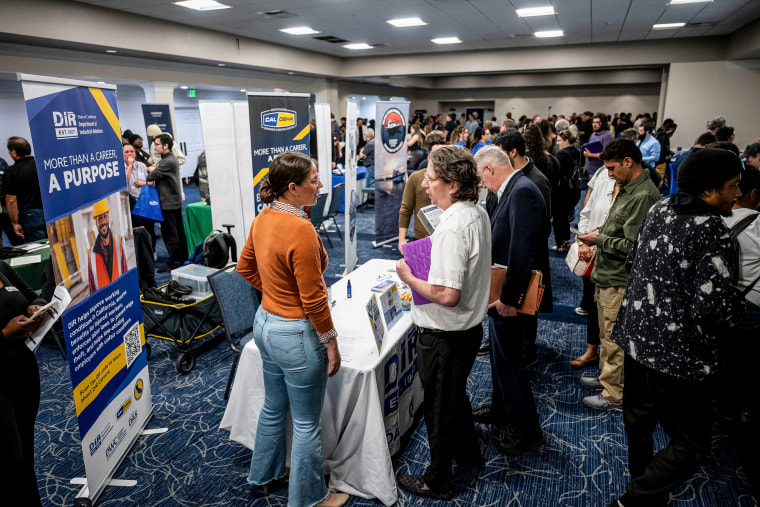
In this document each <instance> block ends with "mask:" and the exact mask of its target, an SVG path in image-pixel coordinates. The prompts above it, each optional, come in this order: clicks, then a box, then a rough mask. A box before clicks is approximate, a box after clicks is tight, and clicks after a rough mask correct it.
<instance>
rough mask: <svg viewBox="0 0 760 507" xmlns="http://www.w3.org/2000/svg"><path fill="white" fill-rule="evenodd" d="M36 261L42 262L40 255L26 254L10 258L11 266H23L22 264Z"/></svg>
mask: <svg viewBox="0 0 760 507" xmlns="http://www.w3.org/2000/svg"><path fill="white" fill-rule="evenodd" d="M38 262H42V256H41V255H26V256H24V257H14V258H13V259H11V266H23V265H24V264H36V263H38Z"/></svg>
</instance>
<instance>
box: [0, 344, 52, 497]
mask: <svg viewBox="0 0 760 507" xmlns="http://www.w3.org/2000/svg"><path fill="white" fill-rule="evenodd" d="M39 406H40V373H39V370H38V368H37V359H36V358H35V357H34V354H33V353H32V352H31V351H30V350H29V349H28V348H26V346H24V345H23V344H21V345H18V344H14V346H12V348H11V349H9V350H4V351H2V352H0V491H2V503H3V505H14V506H15V505H18V506H41V505H42V502H41V501H40V494H39V491H38V489H37V476H36V475H35V473H34V420H35V419H36V418H37V410H38V409H39Z"/></svg>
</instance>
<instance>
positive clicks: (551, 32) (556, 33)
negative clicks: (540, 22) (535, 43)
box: [533, 30, 565, 39]
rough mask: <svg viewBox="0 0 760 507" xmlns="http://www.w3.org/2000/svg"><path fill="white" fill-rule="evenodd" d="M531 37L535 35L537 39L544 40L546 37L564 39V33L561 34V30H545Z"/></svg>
mask: <svg viewBox="0 0 760 507" xmlns="http://www.w3.org/2000/svg"><path fill="white" fill-rule="evenodd" d="M533 35H535V36H536V37H538V38H539V39H546V38H548V37H564V36H565V32H563V31H562V30H547V31H545V32H536V33H534V34H533Z"/></svg>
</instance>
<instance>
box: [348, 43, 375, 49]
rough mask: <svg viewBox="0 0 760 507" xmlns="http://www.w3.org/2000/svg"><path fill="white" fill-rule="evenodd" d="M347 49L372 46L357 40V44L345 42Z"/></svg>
mask: <svg viewBox="0 0 760 507" xmlns="http://www.w3.org/2000/svg"><path fill="white" fill-rule="evenodd" d="M343 47H344V48H346V49H372V46H370V45H369V44H367V43H366V42H357V43H356V44H345V45H344V46H343Z"/></svg>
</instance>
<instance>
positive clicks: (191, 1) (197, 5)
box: [174, 0, 230, 11]
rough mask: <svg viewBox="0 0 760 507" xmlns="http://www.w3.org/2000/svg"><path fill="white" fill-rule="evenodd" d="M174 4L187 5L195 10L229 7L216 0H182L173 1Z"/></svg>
mask: <svg viewBox="0 0 760 507" xmlns="http://www.w3.org/2000/svg"><path fill="white" fill-rule="evenodd" d="M174 5H179V6H180V7H187V8H188V9H193V10H196V11H215V10H218V9H229V8H230V6H229V5H224V4H220V3H219V2H217V1H216V0H184V1H182V2H174Z"/></svg>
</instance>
